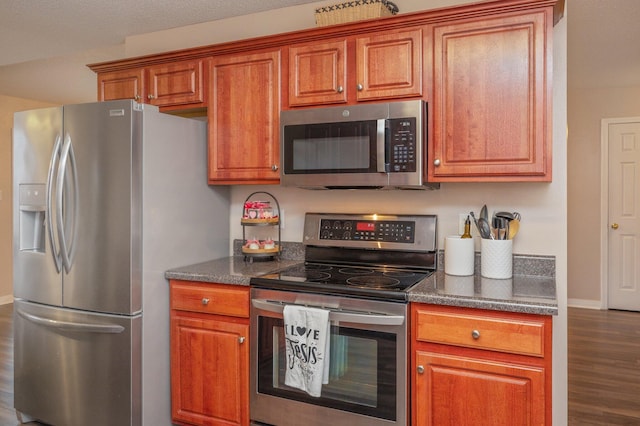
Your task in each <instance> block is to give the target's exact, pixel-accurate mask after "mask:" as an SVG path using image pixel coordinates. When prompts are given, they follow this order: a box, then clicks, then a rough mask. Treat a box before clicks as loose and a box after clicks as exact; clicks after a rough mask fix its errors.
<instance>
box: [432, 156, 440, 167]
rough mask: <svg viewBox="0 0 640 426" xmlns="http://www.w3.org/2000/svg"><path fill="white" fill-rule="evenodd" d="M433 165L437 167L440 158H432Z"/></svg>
mask: <svg viewBox="0 0 640 426" xmlns="http://www.w3.org/2000/svg"><path fill="white" fill-rule="evenodd" d="M433 165H434V166H436V167H438V166H439V165H440V159H439V158H436V159H435V160H433Z"/></svg>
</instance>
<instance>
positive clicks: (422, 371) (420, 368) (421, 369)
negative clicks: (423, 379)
mask: <svg viewBox="0 0 640 426" xmlns="http://www.w3.org/2000/svg"><path fill="white" fill-rule="evenodd" d="M416 370H417V371H418V374H424V367H423V366H422V365H419V366H418V368H416Z"/></svg>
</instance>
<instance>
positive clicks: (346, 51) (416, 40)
mask: <svg viewBox="0 0 640 426" xmlns="http://www.w3.org/2000/svg"><path fill="white" fill-rule="evenodd" d="M422 40H423V30H422V27H419V28H413V29H409V30H406V31H386V32H376V33H373V34H370V35H366V36H360V37H348V38H343V39H338V40H328V41H327V40H325V41H320V42H312V43H304V44H298V45H293V46H291V47H289V60H288V62H289V65H288V79H289V85H288V87H287V86H284V90H288V94H287V95H288V99H289V103H288V105H289V106H290V107H296V106H307V105H323V104H335V103H345V102H346V103H350V104H353V103H356V102H358V101H371V100H379V99H392V98H404V97H411V96H413V97H418V96H422V93H423V88H422V82H423V77H422V60H423V55H422ZM285 75H286V74H285ZM284 98H285V99H286V98H287V96H284Z"/></svg>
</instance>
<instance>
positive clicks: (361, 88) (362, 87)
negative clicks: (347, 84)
mask: <svg viewBox="0 0 640 426" xmlns="http://www.w3.org/2000/svg"><path fill="white" fill-rule="evenodd" d="M356 89H358V92H362V91H363V90H364V86H363V85H362V84H360V83H358V85H357V86H356Z"/></svg>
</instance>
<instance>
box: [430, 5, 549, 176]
mask: <svg viewBox="0 0 640 426" xmlns="http://www.w3.org/2000/svg"><path fill="white" fill-rule="evenodd" d="M552 20H553V10H552V8H547V9H542V10H538V11H534V12H526V13H525V12H523V13H521V14H512V15H506V16H501V17H485V18H483V19H481V20H480V19H478V20H461V21H457V22H450V23H447V24H442V25H436V26H435V27H434V67H433V73H434V83H433V88H434V96H433V102H432V105H431V108H432V110H433V138H432V139H431V140H430V141H429V152H430V153H431V160H430V164H429V168H428V173H429V179H430V180H433V181H436V182H438V181H439V182H445V181H501V180H505V181H506V180H509V181H526V180H531V181H550V180H551V103H552V97H551V82H552V76H551V55H552V40H551V31H552Z"/></svg>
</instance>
